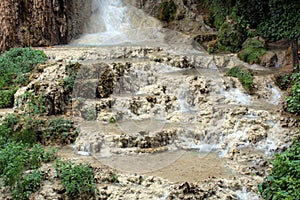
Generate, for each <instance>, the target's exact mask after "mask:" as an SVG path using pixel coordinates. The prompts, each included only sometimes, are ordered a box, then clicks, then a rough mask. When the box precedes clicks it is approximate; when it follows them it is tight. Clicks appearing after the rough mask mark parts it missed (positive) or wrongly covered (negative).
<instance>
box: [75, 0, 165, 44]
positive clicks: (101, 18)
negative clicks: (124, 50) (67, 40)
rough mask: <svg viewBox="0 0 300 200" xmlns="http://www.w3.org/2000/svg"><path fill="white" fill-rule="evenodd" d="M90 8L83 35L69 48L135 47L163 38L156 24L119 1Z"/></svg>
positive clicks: (99, 0) (101, 1) (98, 0)
mask: <svg viewBox="0 0 300 200" xmlns="http://www.w3.org/2000/svg"><path fill="white" fill-rule="evenodd" d="M92 8H93V10H92V13H91V16H90V19H89V20H88V21H87V22H86V24H85V28H84V30H83V35H81V36H80V38H78V39H76V40H74V41H73V42H72V43H71V44H72V45H116V44H132V43H134V44H136V43H141V42H146V41H148V42H150V41H151V42H153V41H162V40H163V38H164V34H162V33H161V32H160V29H161V26H160V23H159V21H158V20H156V19H154V18H153V17H150V16H147V15H146V14H145V13H143V11H141V10H139V9H137V8H135V7H133V6H130V5H125V4H124V3H123V2H122V0H109V1H108V0H93V1H92ZM141 19H142V20H141Z"/></svg>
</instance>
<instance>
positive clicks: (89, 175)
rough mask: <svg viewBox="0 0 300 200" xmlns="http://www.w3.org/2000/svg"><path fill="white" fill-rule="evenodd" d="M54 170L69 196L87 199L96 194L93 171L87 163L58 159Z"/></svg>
mask: <svg viewBox="0 0 300 200" xmlns="http://www.w3.org/2000/svg"><path fill="white" fill-rule="evenodd" d="M56 170H57V172H58V175H59V177H60V178H61V180H62V183H63V185H64V187H65V188H66V192H67V194H68V196H70V197H71V198H83V199H89V198H92V197H95V196H96V194H97V189H96V185H95V180H94V171H93V169H92V168H91V167H90V166H89V165H88V164H78V165H75V164H74V163H72V162H62V161H58V162H57V163H56Z"/></svg>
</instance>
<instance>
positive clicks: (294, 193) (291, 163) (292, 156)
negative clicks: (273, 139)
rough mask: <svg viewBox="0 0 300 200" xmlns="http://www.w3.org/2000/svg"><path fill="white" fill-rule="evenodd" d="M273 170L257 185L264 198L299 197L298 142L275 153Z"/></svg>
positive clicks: (299, 163) (299, 146) (299, 153)
mask: <svg viewBox="0 0 300 200" xmlns="http://www.w3.org/2000/svg"><path fill="white" fill-rule="evenodd" d="M272 165H273V170H272V171H271V173H270V174H269V175H268V176H267V177H266V178H265V180H264V182H263V183H262V184H260V185H259V188H258V189H259V191H260V193H261V195H262V197H263V198H264V199H267V200H268V199H291V200H293V199H295V200H296V199H299V196H300V142H299V141H298V142H296V143H295V144H294V145H293V146H292V147H291V148H289V149H288V150H286V151H285V152H283V153H281V154H277V155H275V159H274V160H273V162H272Z"/></svg>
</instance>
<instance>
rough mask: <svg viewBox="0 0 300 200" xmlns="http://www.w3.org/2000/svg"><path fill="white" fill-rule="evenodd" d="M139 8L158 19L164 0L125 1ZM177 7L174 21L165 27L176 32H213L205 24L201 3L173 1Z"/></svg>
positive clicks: (192, 0) (191, 0) (182, 0)
mask: <svg viewBox="0 0 300 200" xmlns="http://www.w3.org/2000/svg"><path fill="white" fill-rule="evenodd" d="M125 2H128V3H130V4H132V5H134V6H136V7H138V8H141V9H142V10H144V11H145V12H146V13H148V14H150V15H152V16H154V17H158V13H159V9H160V6H161V4H162V3H163V2H165V1H163V0H158V1H152V0H125ZM173 2H174V3H175V5H176V12H175V14H174V20H172V21H171V22H169V23H166V24H165V26H166V27H168V28H170V29H172V30H176V31H182V32H189V33H200V32H207V31H211V29H210V28H209V27H208V26H206V25H205V24H204V20H203V17H202V15H201V11H200V10H199V9H198V8H199V2H198V1H194V0H187V1H184V0H173Z"/></svg>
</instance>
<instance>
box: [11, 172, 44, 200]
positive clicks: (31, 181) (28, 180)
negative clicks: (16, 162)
mask: <svg viewBox="0 0 300 200" xmlns="http://www.w3.org/2000/svg"><path fill="white" fill-rule="evenodd" d="M43 179H44V174H43V173H42V172H40V171H38V170H34V171H32V172H30V173H29V174H26V175H25V176H24V177H23V178H22V179H21V180H20V181H18V183H17V186H16V187H15V189H14V190H13V191H12V196H13V198H14V199H18V200H26V199H28V198H29V196H30V194H31V193H34V192H36V191H37V190H38V189H39V188H40V183H41V182H42V181H43Z"/></svg>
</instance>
